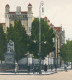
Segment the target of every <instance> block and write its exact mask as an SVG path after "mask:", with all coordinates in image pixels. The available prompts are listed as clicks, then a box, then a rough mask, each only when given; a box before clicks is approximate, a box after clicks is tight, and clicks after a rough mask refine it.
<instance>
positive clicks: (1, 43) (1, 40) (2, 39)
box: [0, 24, 6, 63]
mask: <svg viewBox="0 0 72 80" xmlns="http://www.w3.org/2000/svg"><path fill="white" fill-rule="evenodd" d="M5 52H6V34H5V33H4V31H3V26H2V25H1V24H0V60H1V63H2V60H4V53H5Z"/></svg>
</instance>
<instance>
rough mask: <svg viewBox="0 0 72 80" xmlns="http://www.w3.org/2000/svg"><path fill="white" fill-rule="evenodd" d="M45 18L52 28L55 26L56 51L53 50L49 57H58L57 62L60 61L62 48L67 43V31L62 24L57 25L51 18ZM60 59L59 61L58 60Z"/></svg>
mask: <svg viewBox="0 0 72 80" xmlns="http://www.w3.org/2000/svg"><path fill="white" fill-rule="evenodd" d="M44 19H45V20H46V21H47V23H48V25H50V28H53V31H54V34H55V38H54V39H53V41H54V43H55V51H53V52H51V54H50V55H49V57H51V58H52V57H53V58H56V59H57V64H59V63H60V56H59V52H60V48H61V46H62V45H63V44H64V43H65V31H64V30H62V25H61V26H60V27H55V26H54V25H53V24H52V23H51V22H50V20H49V19H48V18H47V17H44ZM58 60H59V61H58Z"/></svg>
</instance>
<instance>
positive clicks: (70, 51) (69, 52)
mask: <svg viewBox="0 0 72 80" xmlns="http://www.w3.org/2000/svg"><path fill="white" fill-rule="evenodd" d="M60 56H61V57H62V59H63V60H64V61H65V62H66V61H68V62H72V41H69V40H67V42H66V44H63V45H62V47H61V50H60ZM71 68H72V65H71Z"/></svg>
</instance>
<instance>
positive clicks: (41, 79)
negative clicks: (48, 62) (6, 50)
mask: <svg viewBox="0 0 72 80" xmlns="http://www.w3.org/2000/svg"><path fill="white" fill-rule="evenodd" d="M0 80H72V70H69V71H68V72H65V71H62V72H58V73H55V74H51V75H0Z"/></svg>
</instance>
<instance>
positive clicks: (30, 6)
mask: <svg viewBox="0 0 72 80" xmlns="http://www.w3.org/2000/svg"><path fill="white" fill-rule="evenodd" d="M32 21H33V13H32V5H31V4H30V3H29V4H28V35H29V36H30V35H31V24H32Z"/></svg>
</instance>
